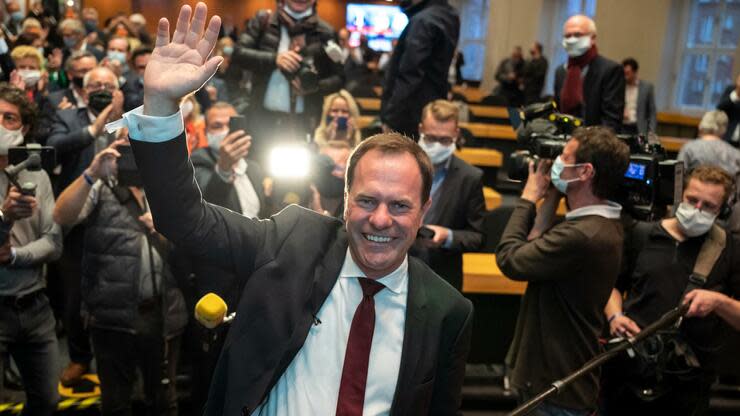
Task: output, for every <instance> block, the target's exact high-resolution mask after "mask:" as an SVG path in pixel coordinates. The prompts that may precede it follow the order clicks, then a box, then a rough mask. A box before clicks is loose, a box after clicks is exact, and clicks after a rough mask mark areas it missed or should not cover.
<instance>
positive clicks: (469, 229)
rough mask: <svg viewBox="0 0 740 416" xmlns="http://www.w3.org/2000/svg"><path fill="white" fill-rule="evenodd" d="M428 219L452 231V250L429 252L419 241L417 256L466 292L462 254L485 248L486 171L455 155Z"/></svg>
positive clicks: (435, 196) (416, 247) (431, 222)
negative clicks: (463, 284) (484, 187)
mask: <svg viewBox="0 0 740 416" xmlns="http://www.w3.org/2000/svg"><path fill="white" fill-rule="evenodd" d="M433 199H434V200H435V201H434V202H433V204H434V205H433V208H432V209H431V210H430V212H429V213H428V214H427V216H426V218H425V219H424V223H425V224H434V225H441V226H443V227H447V228H449V229H451V230H452V246H451V247H450V248H437V249H427V248H424V247H423V246H422V244H421V243H420V242H419V241H417V243H416V244H415V245H414V251H413V254H414V255H416V256H418V257H419V258H421V259H423V260H425V261H426V262H427V264H429V267H431V268H432V270H434V271H435V272H436V273H437V274H439V275H440V276H442V278H443V279H445V280H447V282H449V283H450V284H451V285H452V286H454V287H456V288H457V289H458V290H462V274H463V273H462V254H463V252H466V251H476V250H478V249H480V247H481V246H482V245H483V215H484V214H485V212H486V205H485V202H484V200H483V171H481V170H480V169H478V168H476V167H474V166H471V165H469V164H468V163H466V162H465V161H463V160H461V159H458V158H457V157H455V156H452V160H450V167H449V170H448V172H447V176H446V177H445V179H444V182H442V185H440V187H439V190H438V191H437V193H436V194H435V195H434V197H433Z"/></svg>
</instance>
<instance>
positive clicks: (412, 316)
mask: <svg viewBox="0 0 740 416" xmlns="http://www.w3.org/2000/svg"><path fill="white" fill-rule="evenodd" d="M418 262H419V260H417V259H416V258H413V257H409V294H408V299H407V300H406V323H405V324H404V336H403V349H402V352H401V369H400V371H399V372H398V381H397V382H396V393H395V394H394V397H393V404H392V406H391V414H392V415H399V414H407V413H408V412H407V411H406V410H407V409H406V408H407V407H408V405H409V402H410V400H411V393H412V391H413V387H414V386H415V385H416V383H415V380H414V376H415V375H416V367H417V365H418V363H419V359H420V358H421V355H422V351H424V348H425V345H424V341H425V340H426V332H427V326H426V318H427V315H426V313H425V308H426V302H427V295H426V288H425V287H424V281H423V279H424V274H423V273H422V271H421V267H420V266H419V264H418ZM416 381H418V380H416Z"/></svg>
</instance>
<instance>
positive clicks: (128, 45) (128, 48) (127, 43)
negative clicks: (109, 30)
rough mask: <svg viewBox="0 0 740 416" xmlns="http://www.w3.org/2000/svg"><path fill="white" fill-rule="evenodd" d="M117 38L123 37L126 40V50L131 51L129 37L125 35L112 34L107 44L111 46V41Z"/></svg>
mask: <svg viewBox="0 0 740 416" xmlns="http://www.w3.org/2000/svg"><path fill="white" fill-rule="evenodd" d="M116 39H121V40H123V41H124V42H126V52H131V44H130V43H129V41H128V38H126V37H125V36H111V37H110V39H108V42H106V44H105V46H106V47H109V46H110V43H111V41H113V40H116Z"/></svg>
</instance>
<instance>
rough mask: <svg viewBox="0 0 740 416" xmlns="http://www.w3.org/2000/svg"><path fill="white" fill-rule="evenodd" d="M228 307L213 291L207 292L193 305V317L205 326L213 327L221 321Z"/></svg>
mask: <svg viewBox="0 0 740 416" xmlns="http://www.w3.org/2000/svg"><path fill="white" fill-rule="evenodd" d="M227 312H228V307H227V306H226V302H224V300H223V299H221V297H220V296H218V295H217V294H215V293H208V294H206V295H205V296H203V297H202V298H200V300H199V301H198V303H197V304H196V305H195V319H196V320H197V321H198V322H200V323H201V324H203V326H205V327H206V328H209V329H213V328H215V327H217V326H219V325H220V324H221V322H223V320H224V317H226V313H227Z"/></svg>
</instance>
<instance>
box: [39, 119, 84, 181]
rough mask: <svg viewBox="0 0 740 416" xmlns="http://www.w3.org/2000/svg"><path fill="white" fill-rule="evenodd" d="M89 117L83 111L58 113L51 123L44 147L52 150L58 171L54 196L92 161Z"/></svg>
mask: <svg viewBox="0 0 740 416" xmlns="http://www.w3.org/2000/svg"><path fill="white" fill-rule="evenodd" d="M89 125H90V116H89V115H88V114H87V108H72V109H69V110H58V111H56V112H55V114H54V119H53V121H52V123H51V131H50V132H49V137H48V138H47V139H46V145H47V146H51V147H53V148H54V149H56V157H57V163H58V164H60V165H62V171H61V173H60V174H59V176H58V177H57V178H56V181H55V194H56V195H59V193H61V191H63V190H64V188H66V187H67V185H69V184H70V183H72V181H74V180H75V179H77V177H78V176H80V175H81V174H82V172H83V171H84V170H85V169H87V167H88V166H89V165H90V162H92V160H93V157H95V138H94V137H93V136H92V135H91V134H90V131H89V129H88V128H87V127H88V126H89Z"/></svg>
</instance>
